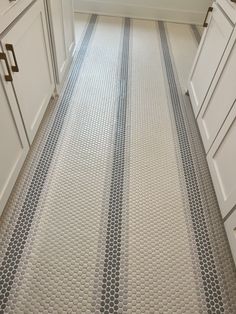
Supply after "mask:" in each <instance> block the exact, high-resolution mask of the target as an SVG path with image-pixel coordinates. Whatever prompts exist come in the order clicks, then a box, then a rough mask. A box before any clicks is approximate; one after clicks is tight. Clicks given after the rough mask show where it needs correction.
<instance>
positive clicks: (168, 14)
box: [74, 0, 206, 25]
mask: <svg viewBox="0 0 236 314" xmlns="http://www.w3.org/2000/svg"><path fill="white" fill-rule="evenodd" d="M74 9H75V12H81V13H90V14H91V13H95V14H100V15H111V16H126V17H132V18H139V19H151V20H162V21H163V20H164V21H170V22H177V23H188V24H196V25H201V24H202V22H203V20H204V17H205V15H206V12H198V11H185V10H172V9H165V8H157V7H151V6H149V7H147V6H141V5H139V4H137V5H132V4H126V3H114V2H112V3H111V2H108V1H103V0H99V1H96V0H76V1H75V2H74Z"/></svg>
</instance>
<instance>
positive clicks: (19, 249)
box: [0, 15, 97, 313]
mask: <svg viewBox="0 0 236 314" xmlns="http://www.w3.org/2000/svg"><path fill="white" fill-rule="evenodd" d="M96 20H97V16H96V15H92V16H91V19H90V22H89V24H88V27H87V30H86V32H85V35H84V38H83V41H82V43H81V46H80V48H79V50H78V51H77V52H76V60H75V62H76V65H75V66H74V68H73V71H72V72H71V75H70V78H69V80H68V82H67V86H66V88H65V91H64V93H63V96H62V98H61V100H60V104H59V108H58V111H57V113H56V116H55V120H54V123H53V125H52V128H51V130H50V133H49V135H48V138H47V141H46V144H45V146H44V148H43V151H42V153H41V157H40V159H39V162H38V165H37V167H36V169H35V172H34V174H33V176H32V181H31V183H30V185H29V188H28V191H27V193H26V197H25V201H24V203H23V205H22V208H21V210H20V214H19V217H18V220H17V223H16V225H15V228H14V230H13V233H12V236H11V239H10V241H9V244H8V247H7V251H6V253H5V256H4V258H3V261H2V265H1V267H0V278H1V279H0V313H4V309H5V308H6V305H7V302H8V298H9V295H10V291H11V288H12V285H13V283H14V278H15V275H16V273H17V269H18V265H19V263H20V260H21V256H22V254H23V251H24V247H25V244H26V241H27V237H28V235H29V233H30V228H31V225H32V221H33V219H34V214H35V211H36V210H37V205H38V202H39V199H40V195H41V192H42V189H43V186H44V183H45V180H46V177H47V173H48V170H49V167H50V165H51V161H52V159H53V155H54V151H55V148H56V145H57V142H58V139H59V136H60V133H61V130H62V125H63V122H64V119H65V117H66V113H67V109H68V105H69V103H70V102H69V100H70V99H71V97H72V94H73V89H74V85H75V84H76V80H77V78H78V75H79V73H80V70H81V68H82V64H83V61H84V58H85V56H86V51H87V49H88V46H89V42H90V39H91V36H92V34H93V30H94V27H95V24H96Z"/></svg>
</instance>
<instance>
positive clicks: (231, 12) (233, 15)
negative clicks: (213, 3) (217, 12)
mask: <svg viewBox="0 0 236 314" xmlns="http://www.w3.org/2000/svg"><path fill="white" fill-rule="evenodd" d="M217 3H218V4H219V6H220V7H221V8H222V9H223V10H224V12H225V13H226V14H227V16H228V17H229V18H230V19H231V21H232V22H233V23H234V24H235V23H236V3H234V2H233V1H232V0H217Z"/></svg>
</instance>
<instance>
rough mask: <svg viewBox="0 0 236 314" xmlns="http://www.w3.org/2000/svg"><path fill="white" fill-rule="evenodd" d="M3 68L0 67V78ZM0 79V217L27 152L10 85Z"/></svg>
mask: <svg viewBox="0 0 236 314" xmlns="http://www.w3.org/2000/svg"><path fill="white" fill-rule="evenodd" d="M4 72H5V68H2V66H1V65H0V76H1V78H4ZM4 84H5V85H10V86H9V90H8V92H7V93H6V91H5V89H4V87H3V84H2V82H1V79H0V215H1V213H2V210H3V208H4V206H5V204H6V202H7V199H8V197H9V195H10V192H11V190H12V187H13V185H14V183H15V180H16V178H17V176H18V174H19V171H20V169H21V166H22V164H23V162H24V160H25V157H26V154H27V152H28V148H29V147H28V142H27V138H26V135H25V131H24V127H23V124H22V121H21V117H20V113H19V110H18V107H17V103H16V100H15V96H14V92H13V89H12V88H11V83H8V82H4Z"/></svg>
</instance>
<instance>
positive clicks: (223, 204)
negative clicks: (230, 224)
mask: <svg viewBox="0 0 236 314" xmlns="http://www.w3.org/2000/svg"><path fill="white" fill-rule="evenodd" d="M207 161H208V165H209V168H210V172H211V175H212V179H213V184H214V187H215V190H216V195H217V198H218V202H219V205H220V209H221V212H222V216H223V217H225V216H226V215H227V214H228V213H229V212H230V211H231V210H232V208H233V207H234V206H235V205H236V166H235V163H236V103H235V104H234V106H233V108H232V109H231V111H230V114H229V116H228V118H227V119H226V121H225V123H224V125H223V127H222V129H221V131H220V133H219V135H218V136H217V138H216V140H215V142H214V144H213V145H212V148H211V149H210V151H209V153H208V155H207Z"/></svg>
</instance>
